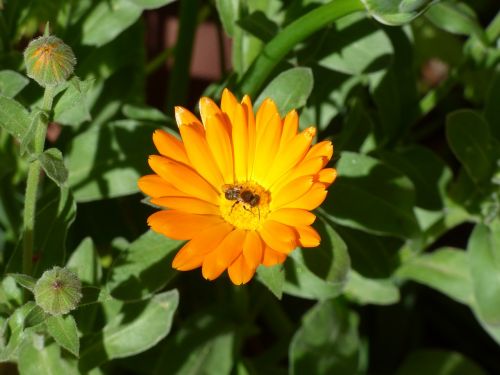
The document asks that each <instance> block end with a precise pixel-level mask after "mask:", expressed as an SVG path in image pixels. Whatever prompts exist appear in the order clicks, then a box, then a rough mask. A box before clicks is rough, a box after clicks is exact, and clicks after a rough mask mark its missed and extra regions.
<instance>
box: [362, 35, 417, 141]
mask: <svg viewBox="0 0 500 375" xmlns="http://www.w3.org/2000/svg"><path fill="white" fill-rule="evenodd" d="M409 30H410V29H409V28H400V27H392V28H385V29H384V31H385V33H386V34H387V36H388V37H389V38H390V40H391V43H392V45H393V48H394V53H393V56H392V65H391V66H390V67H389V68H388V69H385V70H382V71H379V72H375V73H372V74H370V75H369V76H368V82H369V87H370V92H371V95H372V99H373V101H374V102H375V104H376V112H375V113H373V114H372V116H374V120H375V121H374V124H375V125H376V126H375V128H374V130H375V137H376V140H377V143H379V144H385V143H388V144H397V143H398V140H399V139H401V137H403V136H405V134H406V132H407V131H408V129H409V127H410V126H412V125H413V123H414V122H415V119H416V118H418V115H419V113H418V108H419V95H420V94H419V93H418V91H417V82H416V79H415V74H414V73H413V71H412V70H411V69H409V68H408V67H410V66H413V64H414V63H415V62H414V56H413V55H414V42H413V38H412V35H411V33H410V31H409Z"/></svg>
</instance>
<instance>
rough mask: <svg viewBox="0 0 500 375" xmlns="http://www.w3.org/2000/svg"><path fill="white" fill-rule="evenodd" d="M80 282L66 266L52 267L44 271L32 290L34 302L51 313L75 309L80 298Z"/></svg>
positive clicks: (65, 312) (61, 312)
mask: <svg viewBox="0 0 500 375" xmlns="http://www.w3.org/2000/svg"><path fill="white" fill-rule="evenodd" d="M81 290H82V283H81V282H80V279H78V276H76V275H75V274H74V273H73V272H71V271H70V270H68V269H67V268H61V267H54V268H52V269H51V270H48V271H45V272H44V273H43V275H42V277H40V279H38V281H37V282H36V284H35V289H34V290H33V292H34V294H35V302H36V304H37V305H38V306H40V307H41V308H42V309H43V311H45V312H46V313H49V314H52V315H62V314H67V313H68V312H70V311H71V310H73V309H75V308H76V307H77V306H78V303H79V302H80V299H81V298H82V292H81Z"/></svg>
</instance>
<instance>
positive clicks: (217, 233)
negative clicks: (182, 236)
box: [172, 222, 234, 271]
mask: <svg viewBox="0 0 500 375" xmlns="http://www.w3.org/2000/svg"><path fill="white" fill-rule="evenodd" d="M233 229H234V227H233V226H232V225H230V224H228V223H226V222H222V223H220V224H217V225H214V226H211V227H209V228H207V229H205V230H203V231H201V232H199V233H198V234H197V235H196V236H195V237H193V239H192V240H191V241H189V242H188V243H186V244H185V245H184V246H183V247H182V249H180V250H179V252H178V253H177V254H176V255H175V258H174V260H173V261H172V267H173V268H175V269H178V270H179V271H188V270H192V269H194V268H198V267H200V266H201V264H202V263H203V259H205V256H206V254H208V253H209V252H211V251H212V250H214V249H215V248H216V247H217V246H218V245H219V244H220V243H221V242H222V240H223V239H224V238H225V237H226V236H227V235H228V234H229V233H230V232H231V231H232V230H233Z"/></svg>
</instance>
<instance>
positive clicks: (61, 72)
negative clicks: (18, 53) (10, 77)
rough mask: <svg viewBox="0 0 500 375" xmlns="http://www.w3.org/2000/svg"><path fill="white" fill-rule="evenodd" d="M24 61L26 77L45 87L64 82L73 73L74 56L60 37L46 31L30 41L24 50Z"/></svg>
mask: <svg viewBox="0 0 500 375" xmlns="http://www.w3.org/2000/svg"><path fill="white" fill-rule="evenodd" d="M24 63H25V64H26V70H27V74H28V77H30V78H33V79H34V80H35V81H37V82H38V84H39V85H40V86H42V87H47V86H55V85H58V84H60V83H63V82H65V81H66V80H67V79H68V77H69V76H70V75H71V74H73V71H74V67H75V64H76V58H75V54H74V53H73V50H72V49H71V48H70V47H69V46H68V45H67V44H64V42H63V41H62V40H61V39H59V38H57V37H55V36H53V35H48V33H46V35H44V36H41V37H39V38H37V39H34V40H32V41H31V42H30V44H29V45H28V47H27V48H26V50H25V51H24Z"/></svg>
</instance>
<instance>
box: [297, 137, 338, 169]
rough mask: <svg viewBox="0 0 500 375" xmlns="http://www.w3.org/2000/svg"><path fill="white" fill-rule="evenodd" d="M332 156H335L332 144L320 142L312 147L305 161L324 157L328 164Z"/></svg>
mask: <svg viewBox="0 0 500 375" xmlns="http://www.w3.org/2000/svg"><path fill="white" fill-rule="evenodd" d="M332 155H333V145H332V142H330V141H323V142H318V143H316V144H315V145H314V146H312V147H311V149H310V150H309V152H308V153H307V155H306V157H305V158H304V159H305V160H309V159H313V158H317V157H319V156H322V157H325V158H326V160H327V162H328V160H330V159H331V158H332ZM325 165H326V163H325Z"/></svg>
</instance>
